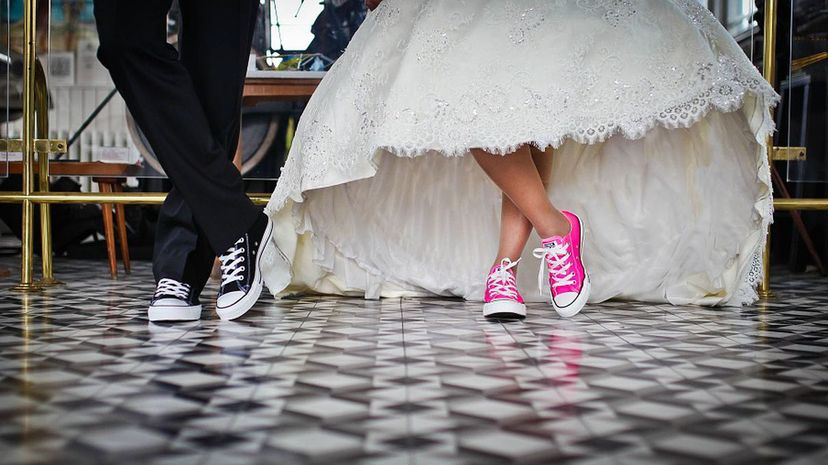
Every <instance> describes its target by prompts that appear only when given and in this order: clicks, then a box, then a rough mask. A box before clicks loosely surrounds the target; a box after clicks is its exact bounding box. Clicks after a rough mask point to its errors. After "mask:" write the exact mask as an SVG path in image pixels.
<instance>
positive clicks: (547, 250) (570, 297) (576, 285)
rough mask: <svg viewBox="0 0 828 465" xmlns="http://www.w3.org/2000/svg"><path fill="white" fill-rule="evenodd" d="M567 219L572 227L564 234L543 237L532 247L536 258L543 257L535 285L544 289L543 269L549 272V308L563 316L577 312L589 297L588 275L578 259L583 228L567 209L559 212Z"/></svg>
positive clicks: (581, 247) (579, 258)
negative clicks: (537, 244) (534, 247)
mask: <svg viewBox="0 0 828 465" xmlns="http://www.w3.org/2000/svg"><path fill="white" fill-rule="evenodd" d="M561 213H563V214H564V216H566V219H567V220H569V224H570V226H571V229H570V230H569V233H568V234H567V235H566V236H565V237H560V236H553V237H550V238H548V239H544V240H543V242H542V244H543V247H541V248H539V249H535V250H534V254H535V257H537V258H543V261H542V262H541V267H540V271H539V272H538V288H540V289H541V292H543V272H544V268H546V270H547V271H548V272H549V290H550V292H551V294H552V295H551V298H552V307H554V308H555V311H556V312H558V314H559V315H560V316H562V317H567V318H568V317H571V316H574V315H576V314H577V313H578V312H580V311H581V309H582V308H584V305H586V302H587V299H589V289H590V286H589V275H587V272H586V270H585V269H584V262H583V259H582V258H581V254H582V253H583V243H584V228H583V225H582V224H581V219H580V218H578V217H577V216H575V215H574V214H572V213H570V212H561Z"/></svg>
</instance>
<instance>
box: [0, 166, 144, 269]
mask: <svg viewBox="0 0 828 465" xmlns="http://www.w3.org/2000/svg"><path fill="white" fill-rule="evenodd" d="M34 167H35V174H37V173H38V170H39V165H37V164H35V166H34ZM22 171H23V166H22V164H21V163H20V162H11V163H9V174H21V173H22ZM141 172H142V168H141V167H139V166H136V165H132V164H128V163H101V162H74V161H53V162H50V163H49V175H50V176H90V175H92V176H93V177H92V181H93V182H95V183H96V184H97V185H98V190H99V191H101V192H123V191H124V183H125V182H126V178H127V177H128V176H136V175H139V174H140V173H141ZM94 175H98V176H94ZM114 207H115V208H114V211H115V212H114V213H115V214H114V218H113V205H112V204H102V205H101V214H102V216H103V223H104V239H105V240H106V255H107V258H108V259H109V274H110V276H112V278H113V279H116V278H117V277H118V257H117V253H116V249H115V228H116V226H117V232H118V242H119V243H120V246H121V247H120V248H121V260H123V263H124V271H126V272H127V273H129V272H130V271H131V266H130V261H129V243H128V242H127V229H126V215H125V213H124V206H123V205H122V204H118V205H115V206H114Z"/></svg>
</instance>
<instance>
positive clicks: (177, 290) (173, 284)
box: [147, 278, 201, 321]
mask: <svg viewBox="0 0 828 465" xmlns="http://www.w3.org/2000/svg"><path fill="white" fill-rule="evenodd" d="M147 315H148V316H149V319H150V321H191V320H198V319H199V318H201V304H200V303H199V302H198V296H196V295H193V288H192V286H190V285H189V284H187V283H182V282H181V281H176V280H175V279H171V278H162V279H161V280H160V281H158V286H157V287H156V288H155V294H154V295H153V296H152V302H150V306H149V310H148V311H147Z"/></svg>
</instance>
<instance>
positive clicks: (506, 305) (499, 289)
mask: <svg viewBox="0 0 828 465" xmlns="http://www.w3.org/2000/svg"><path fill="white" fill-rule="evenodd" d="M519 261H520V259H518V261H516V262H513V261H512V260H511V259H508V258H504V259H503V260H501V261H500V265H495V266H493V267H492V270H491V271H490V272H489V277H488V278H487V279H486V298H485V300H486V303H485V304H484V305H483V316H486V317H489V316H496V317H500V318H523V317H525V316H526V305H525V304H524V303H523V297H521V296H520V293H519V292H518V290H517V284H516V283H515V271H514V270H513V268H514V267H515V266H517V264H518V262H519Z"/></svg>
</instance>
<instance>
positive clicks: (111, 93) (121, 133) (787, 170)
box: [0, 0, 828, 273]
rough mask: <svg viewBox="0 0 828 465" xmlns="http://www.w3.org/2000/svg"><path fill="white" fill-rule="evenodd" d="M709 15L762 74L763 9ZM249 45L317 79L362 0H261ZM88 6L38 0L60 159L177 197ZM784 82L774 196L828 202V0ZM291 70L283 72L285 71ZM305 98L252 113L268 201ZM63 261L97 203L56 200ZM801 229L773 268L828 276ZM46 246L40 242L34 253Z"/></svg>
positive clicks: (138, 221)
mask: <svg viewBox="0 0 828 465" xmlns="http://www.w3.org/2000/svg"><path fill="white" fill-rule="evenodd" d="M698 1H699V2H700V3H701V4H702V5H704V6H706V7H707V8H708V9H710V11H711V12H713V14H714V15H715V16H716V17H717V18H718V19H719V20H720V22H721V23H722V25H723V26H724V27H725V28H726V29H727V30H728V31H729V32H730V33H731V34H732V35H733V36H734V37H735V38H736V40H737V41H738V43H739V44H740V45H741V46H742V48H743V49H744V51H745V53H746V54H747V55H748V56H749V57H751V59H752V60H753V62H754V63H755V64H756V65H757V66H758V67H760V68H761V65H762V61H763V57H762V49H763V31H762V24H763V18H764V1H762V0H760V1H758V2H754V1H752V0H698ZM260 4H261V8H260V12H259V17H258V24H257V29H256V33H255V37H254V40H253V46H252V48H251V60H250V64H249V73H248V74H249V76H254V77H269V76H271V77H272V76H277V75H278V76H288V75H289V76H293V77H296V78H297V79H302V76H306V77H308V78H309V79H311V78H315V79H318V78H319V77H321V76H322V73H324V71H325V70H327V69H328V68H330V66H331V65H332V64H333V63H334V62H335V61H336V59H337V58H338V57H339V56H340V55H341V53H342V51H343V50H344V49H345V48H346V47H347V45H348V42H349V41H350V39H351V37H352V36H353V34H354V32H355V31H356V30H357V29H358V27H359V25H360V24H361V23H362V21H363V20H364V18H365V16H366V13H367V12H366V9H365V6H364V2H363V0H324V1H320V0H261V1H260ZM92 6H93V1H92V0H51V1H48V0H43V1H40V2H39V4H38V21H39V25H38V33H39V35H38V42H37V45H38V50H39V56H40V59H41V62H42V64H43V67H44V70H45V73H46V75H47V82H48V92H49V101H50V103H49V132H50V136H51V137H54V138H63V139H66V140H68V141H69V143H70V147H69V151H68V153H66V154H63V155H61V156H55V158H56V159H59V160H61V161H78V162H103V163H109V164H129V165H130V166H131V167H132V168H131V170H130V171H129V176H126V177H125V180H124V183H123V184H124V188H125V189H126V190H129V191H145V192H157V191H163V190H166V189H168V188H169V185H168V182H167V181H166V180H165V178H164V174H163V171H162V170H161V168H160V165H159V164H158V162H157V160H156V159H155V156H154V155H153V153H152V149H151V148H150V147H149V146H148V144H147V143H146V141H145V140H144V139H143V136H142V134H141V132H140V129H139V128H137V127H136V126H135V124H134V122H133V121H132V118H131V117H130V115H129V113H128V111H127V109H126V107H125V105H124V103H123V101H122V100H121V98H120V97H119V96H118V95H117V92H115V90H114V88H113V85H112V83H111V81H110V79H109V76H108V73H107V72H106V70H105V69H104V68H103V67H102V66H101V65H100V63H98V61H97V58H96V50H97V45H98V39H97V34H96V29H95V23H94V17H93V14H92ZM779 7H780V12H779V25H778V35H777V37H778V40H777V43H776V49H777V57H778V72H777V80H776V82H774V83H773V84H774V87H775V88H776V89H777V90H778V91H779V92H780V94H782V97H783V98H782V103H781V105H780V107H779V108H778V109H777V112H776V115H775V117H776V122H777V125H778V128H779V131H778V133H777V134H776V139H775V142H774V143H775V145H777V146H792V147H804V148H806V149H807V153H806V155H805V156H804V157H803V156H799V157H796V159H792V160H783V161H777V162H775V163H774V168H775V171H776V173H777V174H778V177H779V178H778V185H776V186H775V190H776V192H777V195H782V194H783V193H784V192H787V194H789V195H791V196H793V197H816V198H824V197H825V196H826V194H828V161H827V160H826V138H828V131H826V129H828V122H826V106H828V94H826V74H827V73H828V60H826V54H828V0H792V1H780V2H779ZM22 16H23V0H3V1H1V2H0V17H2V28H0V58H2V59H3V61H4V62H5V66H3V65H2V64H0V74H5V76H4V85H2V86H0V115H2V116H0V118H2V124H0V133H2V137H4V138H20V132H21V129H20V128H21V122H20V118H21V113H22V112H21V106H22V105H21V91H22V80H21V78H22V66H21V62H20V52H21V49H22V34H23V27H22ZM179 25H180V18H179V13H178V8H177V5H176V3H175V2H173V7H172V9H171V11H170V14H169V19H168V31H169V41H170V42H171V43H175V42H176V41H177V31H178V29H179ZM280 73H281V74H280ZM303 107H304V101H302V100H298V101H269V102H263V103H259V104H257V105H255V106H249V107H246V108H245V109H244V113H243V133H242V141H243V143H242V149H241V152H242V155H241V157H242V163H241V169H242V172H243V174H244V176H245V179H246V180H247V181H246V182H247V187H248V190H249V192H260V193H267V192H270V191H271V190H272V188H273V186H274V185H275V182H276V179H277V176H278V173H279V168H280V167H281V166H282V164H283V162H284V159H285V156H286V154H287V153H288V151H289V148H290V143H291V140H292V136H293V131H294V130H295V127H296V122H297V121H298V119H299V117H300V116H301V113H302V109H303ZM19 157H20V154H15V153H0V189H2V190H5V191H18V190H20V176H19V175H15V174H13V173H12V172H11V171H13V170H10V169H9V166H10V164H11V163H14V162H15V161H19V159H20V158H19ZM85 174H86V175H84V176H62V177H61V176H53V177H52V178H51V179H50V180H51V183H52V186H53V187H52V188H53V190H62V191H69V190H82V191H94V190H96V189H99V188H100V184H99V183H96V182H95V176H96V174H98V175H99V176H100V175H101V174H102V173H94V172H90V173H85ZM156 211H157V207H155V206H127V207H126V209H125V217H126V219H125V223H126V228H127V236H128V243H129V251H130V255H131V256H132V257H133V258H136V259H141V258H149V257H150V254H151V245H152V242H153V233H154V224H155V216H156ZM52 216H53V224H54V231H53V234H54V238H55V239H54V242H55V252H56V253H57V254H58V255H59V256H68V257H76V258H95V259H97V258H101V257H104V256H106V248H105V246H104V244H103V241H102V238H103V232H104V231H103V229H102V228H103V225H102V222H101V207H100V206H98V205H56V206H54V207H53V208H52ZM801 219H802V223H803V225H801V226H800V227H799V228H797V227H796V225H795V224H794V222H793V220H792V216H791V215H790V214H789V213H787V212H778V213H777V214H776V223H775V225H774V226H773V235H772V237H773V241H774V243H773V247H772V252H773V256H772V263H774V264H775V265H777V266H784V267H786V268H788V269H789V270H790V271H792V272H805V271H817V272H822V273H824V271H825V270H824V269H823V268H824V267H823V266H822V263H824V262H826V260H828V231H826V228H828V215H826V213H825V212H819V211H812V212H802V214H801ZM19 234H20V206H19V205H11V204H0V253H1V254H16V253H18V252H19V247H20V242H19ZM38 242H39V241H35V243H36V244H37V243H38Z"/></svg>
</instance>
